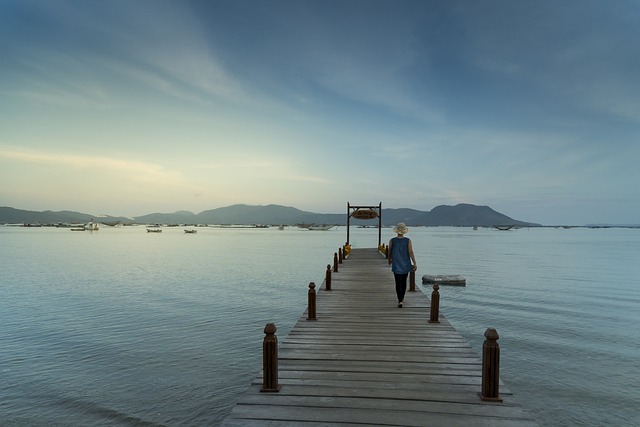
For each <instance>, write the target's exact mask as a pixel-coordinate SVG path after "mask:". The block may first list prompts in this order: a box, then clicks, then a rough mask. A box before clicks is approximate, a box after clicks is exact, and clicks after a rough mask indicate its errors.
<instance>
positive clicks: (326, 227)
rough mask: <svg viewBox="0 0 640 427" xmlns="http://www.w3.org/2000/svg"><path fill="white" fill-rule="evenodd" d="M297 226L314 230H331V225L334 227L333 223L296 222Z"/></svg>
mask: <svg viewBox="0 0 640 427" xmlns="http://www.w3.org/2000/svg"><path fill="white" fill-rule="evenodd" d="M297 226H298V228H305V229H307V230H316V231H317V230H320V231H326V230H331V229H332V228H333V227H335V225H331V224H298V225H297Z"/></svg>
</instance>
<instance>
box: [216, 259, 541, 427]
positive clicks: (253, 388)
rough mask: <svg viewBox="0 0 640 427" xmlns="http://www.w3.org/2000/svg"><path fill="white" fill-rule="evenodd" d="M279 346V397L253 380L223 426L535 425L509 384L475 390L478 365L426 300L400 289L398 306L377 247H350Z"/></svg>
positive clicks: (478, 379)
mask: <svg viewBox="0 0 640 427" xmlns="http://www.w3.org/2000/svg"><path fill="white" fill-rule="evenodd" d="M316 300H317V307H316V313H317V317H318V319H317V320H315V321H308V320H306V313H305V314H303V315H302V316H301V317H300V319H299V320H298V322H297V323H296V325H295V326H294V328H293V329H292V330H291V332H290V333H289V335H288V336H287V337H285V338H284V339H281V340H280V344H279V347H278V371H279V377H278V383H279V385H280V386H281V389H280V391H279V392H277V393H261V392H260V388H261V387H262V376H261V375H259V376H258V377H257V378H256V379H255V380H254V381H253V383H252V384H251V385H250V386H249V388H248V389H247V391H246V393H245V394H244V395H243V396H242V397H241V398H240V400H239V401H238V403H237V404H236V405H235V406H234V408H233V409H232V411H231V413H230V414H229V416H228V417H227V418H226V419H225V420H224V422H223V424H222V425H223V426H226V427H239V426H294V425H295V426H298V425H301V424H303V425H304V426H308V427H313V426H330V425H338V424H339V425H340V426H341V427H348V426H362V425H371V426H377V425H380V426H383V425H384V426H427V425H447V426H448V427H455V426H468V425H474V426H491V427H494V426H516V427H520V426H527V427H528V426H535V425H537V424H536V423H535V421H534V420H533V419H532V418H531V417H530V416H529V415H528V414H527V413H526V412H525V411H524V410H523V409H522V407H521V406H520V404H519V403H518V402H517V401H516V399H515V397H514V396H513V395H512V393H511V392H510V391H509V390H508V388H507V387H506V386H505V385H504V384H502V383H501V387H500V394H501V398H502V399H503V402H500V403H497V402H484V401H482V400H480V398H479V396H478V392H479V391H480V386H481V382H482V376H481V375H482V361H481V359H480V357H479V355H478V354H477V353H476V352H475V351H474V350H473V348H472V347H471V346H470V345H469V344H468V343H467V342H466V341H465V340H464V339H463V338H462V337H461V336H460V334H458V332H457V331H456V330H455V329H454V328H453V327H452V326H451V325H450V324H449V322H448V321H447V320H446V318H445V317H444V316H442V315H441V316H440V318H439V320H440V323H438V324H432V323H429V322H428V320H429V318H430V313H429V310H430V302H429V299H428V298H427V296H426V295H425V294H424V293H423V292H421V291H420V290H418V291H417V292H409V291H407V295H406V297H405V307H404V308H397V300H396V295H395V285H394V281H393V274H392V273H391V271H390V269H389V267H388V265H387V262H386V260H385V259H383V258H382V256H381V255H380V254H379V253H378V252H377V250H376V249H354V250H352V253H351V256H350V257H349V258H348V259H347V260H345V261H344V263H343V264H339V271H338V272H333V273H332V277H331V290H326V289H325V287H324V284H323V286H321V287H320V289H319V290H318V292H317V295H316Z"/></svg>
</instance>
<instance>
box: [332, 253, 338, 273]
mask: <svg viewBox="0 0 640 427" xmlns="http://www.w3.org/2000/svg"><path fill="white" fill-rule="evenodd" d="M333 272H334V273H337V272H338V253H337V252H334V253H333Z"/></svg>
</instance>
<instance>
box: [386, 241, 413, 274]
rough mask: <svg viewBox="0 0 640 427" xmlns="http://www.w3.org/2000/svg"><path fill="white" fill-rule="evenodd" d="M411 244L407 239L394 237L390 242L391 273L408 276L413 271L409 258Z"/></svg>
mask: <svg viewBox="0 0 640 427" xmlns="http://www.w3.org/2000/svg"><path fill="white" fill-rule="evenodd" d="M409 242H410V240H409V239H408V238H407V237H402V238H399V237H394V238H393V239H391V241H390V242H389V245H390V246H391V271H393V272H394V273H396V274H406V273H411V272H412V271H413V266H412V265H411V257H410V256H409Z"/></svg>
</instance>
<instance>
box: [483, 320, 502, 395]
mask: <svg viewBox="0 0 640 427" xmlns="http://www.w3.org/2000/svg"><path fill="white" fill-rule="evenodd" d="M484 337H485V338H486V339H485V340H484V344H482V391H481V392H480V393H479V394H480V399H482V400H488V401H491V402H502V399H501V398H500V346H499V345H498V338H500V337H499V336H498V332H497V331H496V330H495V329H493V328H487V330H486V331H484Z"/></svg>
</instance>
